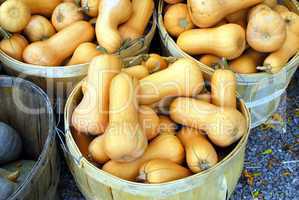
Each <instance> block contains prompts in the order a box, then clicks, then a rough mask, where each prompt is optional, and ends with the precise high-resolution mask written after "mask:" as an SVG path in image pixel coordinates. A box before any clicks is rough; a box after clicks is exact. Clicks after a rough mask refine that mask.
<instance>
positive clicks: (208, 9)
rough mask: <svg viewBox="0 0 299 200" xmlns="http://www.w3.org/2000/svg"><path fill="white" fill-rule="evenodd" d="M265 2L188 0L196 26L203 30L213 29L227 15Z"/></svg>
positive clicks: (255, 0)
mask: <svg viewBox="0 0 299 200" xmlns="http://www.w3.org/2000/svg"><path fill="white" fill-rule="evenodd" d="M262 1H263V0H224V1H218V0H210V1H206V0H188V1H187V2H188V9H189V13H190V15H191V19H192V21H193V23H194V24H196V25H197V26H198V27H201V28H207V27H211V26H213V25H215V24H217V22H219V21H221V19H223V18H225V17H226V16H227V15H229V14H232V13H235V12H237V11H239V10H242V9H246V8H249V7H251V6H254V5H256V4H258V3H261V2H262Z"/></svg>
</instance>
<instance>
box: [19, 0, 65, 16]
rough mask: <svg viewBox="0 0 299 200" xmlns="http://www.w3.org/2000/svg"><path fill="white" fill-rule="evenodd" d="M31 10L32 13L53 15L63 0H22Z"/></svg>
mask: <svg viewBox="0 0 299 200" xmlns="http://www.w3.org/2000/svg"><path fill="white" fill-rule="evenodd" d="M21 1H22V2H24V3H25V4H26V5H27V6H28V7H29V8H30V10H31V13H32V14H40V15H43V16H46V17H49V16H51V15H52V13H53V10H54V9H55V8H56V6H57V5H58V4H60V3H61V2H62V0H21Z"/></svg>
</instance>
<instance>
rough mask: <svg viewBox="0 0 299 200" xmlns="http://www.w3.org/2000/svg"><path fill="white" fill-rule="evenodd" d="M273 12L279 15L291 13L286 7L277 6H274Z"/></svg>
mask: <svg viewBox="0 0 299 200" xmlns="http://www.w3.org/2000/svg"><path fill="white" fill-rule="evenodd" d="M273 10H274V11H276V12H278V13H283V12H289V9H288V8H287V7H285V6H284V5H276V6H274V8H273Z"/></svg>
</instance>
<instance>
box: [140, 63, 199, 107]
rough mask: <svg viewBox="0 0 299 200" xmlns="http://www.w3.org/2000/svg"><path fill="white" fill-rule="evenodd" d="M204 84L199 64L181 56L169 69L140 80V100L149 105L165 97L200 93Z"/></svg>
mask: <svg viewBox="0 0 299 200" xmlns="http://www.w3.org/2000/svg"><path fill="white" fill-rule="evenodd" d="M174 77H175V78H174ZM203 86H204V80H203V76H202V73H201V71H200V69H199V67H198V66H197V64H196V63H195V62H193V61H191V60H189V59H185V58H181V59H179V60H177V61H176V62H174V63H173V64H171V65H170V66H169V67H168V68H167V69H164V70H162V71H159V72H156V73H154V74H151V75H150V76H147V77H145V78H143V79H141V80H140V86H139V87H140V88H139V91H140V97H139V102H140V103H141V104H143V105H149V104H152V103H155V102H158V101H159V100H161V99H163V98H165V97H172V96H193V95H194V94H198V93H199V92H200V91H201V90H202V89H203Z"/></svg>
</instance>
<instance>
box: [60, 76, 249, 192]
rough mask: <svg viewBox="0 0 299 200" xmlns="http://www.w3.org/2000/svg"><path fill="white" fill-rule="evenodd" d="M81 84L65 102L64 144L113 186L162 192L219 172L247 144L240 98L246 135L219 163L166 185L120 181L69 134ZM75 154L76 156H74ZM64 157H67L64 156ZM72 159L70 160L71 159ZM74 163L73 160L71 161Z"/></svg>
mask: <svg viewBox="0 0 299 200" xmlns="http://www.w3.org/2000/svg"><path fill="white" fill-rule="evenodd" d="M82 83H83V81H81V82H79V83H78V84H77V85H76V86H75V87H74V89H73V90H72V92H71V94H70V96H69V98H68V100H67V102H66V106H65V111H64V113H65V115H64V123H65V131H66V133H65V134H66V141H67V142H66V144H67V148H68V149H69V146H68V142H70V144H71V145H72V149H74V151H75V153H74V154H72V156H74V157H75V158H77V159H78V160H80V162H79V163H80V166H85V165H86V166H88V167H89V169H92V170H93V172H90V173H100V174H101V175H102V176H105V177H107V178H108V179H110V180H111V182H114V183H115V184H118V185H126V186H127V187H136V186H138V187H139V188H140V190H147V189H149V190H151V189H155V188H157V186H158V187H159V188H160V189H161V190H163V188H164V187H169V186H170V185H173V184H174V183H176V184H180V183H183V182H186V181H192V180H194V179H199V178H201V177H205V176H207V175H208V174H209V173H211V172H214V171H217V170H220V169H221V167H222V166H223V165H225V164H227V163H228V162H230V161H231V160H232V159H233V158H234V157H235V156H236V155H238V154H239V153H240V152H241V150H242V148H243V147H244V146H246V144H247V141H248V137H249V134H250V129H251V128H250V124H251V116H250V113H249V109H248V108H247V106H246V105H245V103H244V101H243V100H242V99H240V98H238V101H239V103H240V105H241V106H242V108H243V111H244V113H243V114H244V115H245V118H246V122H247V129H246V130H247V131H246V133H245V134H244V135H243V137H242V138H241V139H240V140H239V141H238V143H237V144H236V146H235V148H234V149H233V150H232V151H231V152H230V153H229V154H228V155H227V156H226V157H225V158H224V159H222V160H221V161H220V162H218V163H217V164H216V165H215V166H213V167H211V168H210V169H208V170H205V171H203V172H200V173H197V174H194V175H192V176H189V177H186V178H184V179H180V180H176V181H171V182H167V183H161V184H144V183H136V182H132V181H127V180H124V179H121V178H118V177H116V176H114V175H112V174H109V173H108V172H105V171H103V170H101V169H99V168H97V167H96V166H95V165H93V164H92V163H91V162H90V161H88V160H87V159H86V158H85V157H84V156H83V155H82V153H81V151H80V150H79V148H78V146H77V144H76V142H75V140H74V138H73V136H72V133H71V128H70V127H71V122H70V121H69V119H70V116H71V114H72V113H70V110H69V109H70V107H71V105H72V104H73V97H74V96H75V95H77V94H78V92H82V91H81V86H82ZM75 154H76V155H75ZM65 156H67V155H66V154H65ZM71 159H72V158H71ZM73 161H74V160H73ZM105 185H108V183H106V182H105ZM111 185H113V184H111V183H109V185H108V186H110V187H113V186H111Z"/></svg>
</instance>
